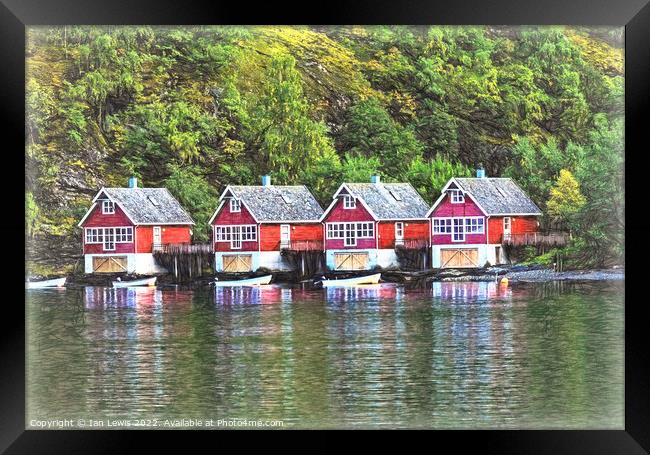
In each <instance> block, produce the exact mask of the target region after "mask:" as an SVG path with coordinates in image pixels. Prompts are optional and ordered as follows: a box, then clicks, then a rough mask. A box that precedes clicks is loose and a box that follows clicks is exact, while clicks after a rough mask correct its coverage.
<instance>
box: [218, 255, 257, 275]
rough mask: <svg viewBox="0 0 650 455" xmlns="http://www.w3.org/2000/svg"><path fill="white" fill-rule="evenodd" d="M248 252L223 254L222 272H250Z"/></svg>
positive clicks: (251, 261) (250, 264)
mask: <svg viewBox="0 0 650 455" xmlns="http://www.w3.org/2000/svg"><path fill="white" fill-rule="evenodd" d="M252 259H253V258H252V256H251V255H250V254H228V255H224V256H223V271H224V272H250V271H251V268H252V263H253V260H252Z"/></svg>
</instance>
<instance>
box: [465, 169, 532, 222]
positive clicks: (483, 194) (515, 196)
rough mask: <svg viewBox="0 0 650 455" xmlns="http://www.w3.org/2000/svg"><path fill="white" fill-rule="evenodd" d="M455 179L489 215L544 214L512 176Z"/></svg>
mask: <svg viewBox="0 0 650 455" xmlns="http://www.w3.org/2000/svg"><path fill="white" fill-rule="evenodd" d="M454 180H455V181H456V183H458V185H459V186H460V189H461V190H463V191H465V192H468V193H469V194H470V195H471V196H472V197H473V198H474V199H475V200H476V202H478V204H479V205H480V206H481V207H482V208H483V209H484V210H485V211H487V215H517V214H539V215H541V214H542V213H541V211H540V209H539V207H537V206H536V205H535V203H534V202H533V201H531V200H530V198H529V197H528V195H526V193H524V190H522V189H521V188H520V187H519V185H517V184H516V183H515V182H514V180H512V179H510V178H487V177H486V178H457V179H454ZM499 190H501V191H499Z"/></svg>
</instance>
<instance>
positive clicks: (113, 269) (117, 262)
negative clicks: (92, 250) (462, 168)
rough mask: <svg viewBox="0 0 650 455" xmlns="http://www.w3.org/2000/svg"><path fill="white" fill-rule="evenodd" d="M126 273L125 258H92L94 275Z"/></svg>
mask: <svg viewBox="0 0 650 455" xmlns="http://www.w3.org/2000/svg"><path fill="white" fill-rule="evenodd" d="M126 271H127V259H126V256H95V257H93V272H94V273H118V272H126Z"/></svg>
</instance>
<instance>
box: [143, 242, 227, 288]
mask: <svg viewBox="0 0 650 455" xmlns="http://www.w3.org/2000/svg"><path fill="white" fill-rule="evenodd" d="M153 256H154V258H155V259H156V262H158V264H160V265H162V266H163V267H165V268H166V269H167V270H169V272H170V273H173V274H174V277H175V278H176V279H177V280H180V281H186V280H191V279H192V278H196V277H200V276H204V275H205V273H208V274H211V273H213V272H214V271H213V270H212V269H213V263H214V253H213V252H212V245H210V244H195V245H192V244H190V243H170V244H166V245H158V246H157V248H154V251H153ZM206 269H207V270H206Z"/></svg>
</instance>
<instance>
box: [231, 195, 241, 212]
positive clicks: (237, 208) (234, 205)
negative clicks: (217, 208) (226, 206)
mask: <svg viewBox="0 0 650 455" xmlns="http://www.w3.org/2000/svg"><path fill="white" fill-rule="evenodd" d="M230 211H231V212H241V201H240V200H239V199H235V198H232V199H231V200H230Z"/></svg>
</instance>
